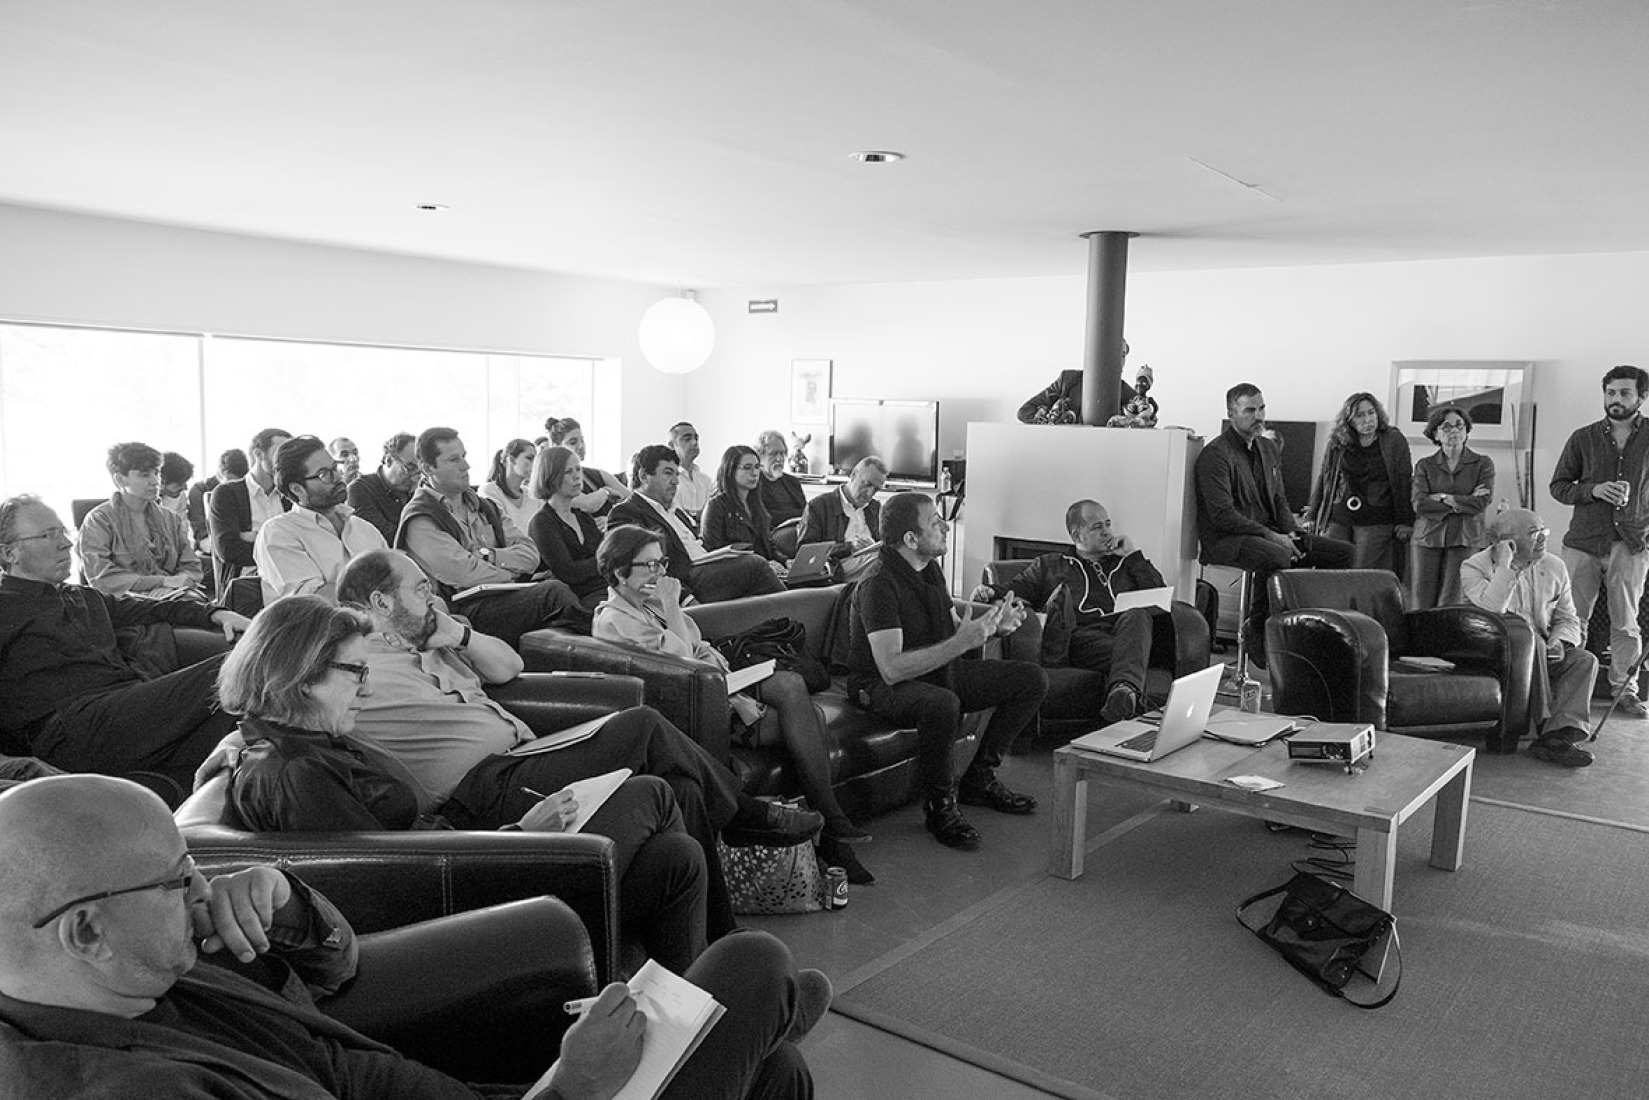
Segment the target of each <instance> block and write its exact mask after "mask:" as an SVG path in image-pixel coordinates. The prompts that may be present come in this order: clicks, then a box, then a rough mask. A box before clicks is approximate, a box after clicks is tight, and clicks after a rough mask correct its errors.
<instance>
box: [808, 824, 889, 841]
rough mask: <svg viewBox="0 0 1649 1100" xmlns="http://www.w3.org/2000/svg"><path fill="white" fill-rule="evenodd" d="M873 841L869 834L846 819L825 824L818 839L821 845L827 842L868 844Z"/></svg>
mask: <svg viewBox="0 0 1649 1100" xmlns="http://www.w3.org/2000/svg"><path fill="white" fill-rule="evenodd" d="M875 839H876V838H875V837H874V836H872V835H871V834H870V833H868V832H866V831H865V830H864V829H861V828H859V826H857V825H855V824H853V822H851V821H849V820H847V819H846V818H843V819H842V820H841V821H838V822H834V823H832V822H829V821H827V822H825V827H824V832H823V833H821V834H820V837H819V840H820V843H821V844H822V843H823V842H824V841H827V840H835V841H839V842H841V843H842V844H869V843H870V842H871V841H873V840H875Z"/></svg>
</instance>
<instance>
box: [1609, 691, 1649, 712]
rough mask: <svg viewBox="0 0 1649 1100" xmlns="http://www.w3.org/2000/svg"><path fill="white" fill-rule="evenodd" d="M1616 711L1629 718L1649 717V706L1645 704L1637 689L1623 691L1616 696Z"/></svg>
mask: <svg viewBox="0 0 1649 1100" xmlns="http://www.w3.org/2000/svg"><path fill="white" fill-rule="evenodd" d="M1615 713H1616V714H1623V715H1625V716H1626V717H1628V718H1649V707H1646V706H1644V705H1643V700H1642V699H1639V698H1638V695H1637V692H1635V691H1623V692H1621V693H1620V694H1619V695H1618V696H1616V698H1615Z"/></svg>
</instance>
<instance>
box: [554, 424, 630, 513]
mask: <svg viewBox="0 0 1649 1100" xmlns="http://www.w3.org/2000/svg"><path fill="white" fill-rule="evenodd" d="M544 430H545V431H547V432H549V433H550V439H549V442H550V443H551V444H552V445H554V446H557V447H566V448H567V449H568V450H570V451H572V452H573V454H575V455H577V456H578V461H579V464H580V465H581V466H582V465H583V464H584V460H585V458H586V457H587V456H586V455H585V453H584V429H583V428H581V427H580V426H579V424H578V421H576V420H574V419H573V418H572V417H570V416H562V417H554V416H552V417H550V418H549V419H548V420H546V421H544ZM583 468H584V490H583V492H581V493H579V494H578V495H577V496H575V497H574V498H573V507H574V508H577V509H578V510H579V511H580V512H588V513H589V514H590V515H591V516H593V517H594V518H595V521H596V525H597V526H598V527H600V528H601V529H602V530H603V531H605V530H606V529H607V513H608V512H610V511H612V508H613V505H615V504H617V503H618V502H619V501H621V500H624V499H626V498H627V497H629V495H630V490H629V489H628V488H626V487H625V485H624V483H623V482H622V481H620V480H619V479H618V478H616V477H614V476H613V475H612V474H610V473H608V472H607V471H606V470H598V469H596V468H595V467H594V466H584V467H583Z"/></svg>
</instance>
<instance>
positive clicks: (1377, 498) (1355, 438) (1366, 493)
mask: <svg viewBox="0 0 1649 1100" xmlns="http://www.w3.org/2000/svg"><path fill="white" fill-rule="evenodd" d="M1413 478H1414V460H1413V459H1412V458H1411V457H1410V456H1409V445H1408V440H1406V439H1404V438H1403V433H1402V432H1400V431H1398V430H1397V429H1395V428H1393V427H1392V426H1391V421H1390V420H1389V419H1387V417H1386V410H1385V408H1384V407H1383V406H1382V405H1381V404H1380V401H1379V399H1378V398H1376V397H1375V396H1374V395H1373V394H1372V393H1354V394H1352V395H1351V396H1350V397H1348V398H1346V400H1345V404H1344V405H1342V406H1340V411H1339V413H1338V415H1336V416H1335V418H1334V428H1333V430H1332V431H1331V432H1330V433H1329V439H1328V448H1327V450H1326V451H1325V452H1324V455H1323V470H1322V473H1321V475H1319V476H1318V478H1317V484H1316V486H1315V487H1314V488H1313V489H1312V490H1311V501H1310V503H1309V504H1307V505H1306V519H1307V523H1308V525H1309V528H1310V529H1311V530H1313V531H1316V532H1317V533H1319V534H1322V535H1326V536H1328V537H1329V538H1334V539H1341V540H1343V541H1346V542H1349V543H1351V546H1352V558H1351V565H1352V568H1353V569H1388V570H1390V571H1391V572H1393V573H1397V574H1398V575H1399V576H1400V575H1401V574H1402V564H1403V556H1402V555H1401V554H1400V553H1399V551H1398V549H1397V545H1398V544H1399V543H1403V542H1407V541H1408V538H1409V533H1410V532H1411V531H1412V530H1413V529H1414V502H1413V501H1412V500H1411V499H1410V489H1409V487H1410V484H1411V482H1412V481H1413Z"/></svg>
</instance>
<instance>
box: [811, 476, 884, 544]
mask: <svg viewBox="0 0 1649 1100" xmlns="http://www.w3.org/2000/svg"><path fill="white" fill-rule="evenodd" d="M886 484H887V463H886V462H883V461H882V460H881V459H880V458H878V457H877V456H876V455H866V456H865V457H864V458H861V459H860V460H859V461H858V462H857V463H856V464H855V465H854V467H853V472H852V473H851V474H849V475H848V479H847V481H846V482H845V483H843V484H842V485H841V486H840V487H839V488H838V489H836V490H835V491H834V492H830V493H821V494H819V495H818V496H816V497H814V498H813V499H812V500H810V501H808V502H807V508H806V509H805V510H804V511H803V512H802V529H801V533H800V534H799V535H798V536H797V538H798V540H799V541H800V542H801V544H802V545H804V546H805V545H806V544H807V543H810V542H833V543H835V544H836V545H837V546H838V547H840V548H842V549H846V550H862V549H864V548H865V547H867V546H869V545H870V544H871V543H873V542H875V541H876V540H877V539H879V538H881V537H882V536H881V514H882V506H881V505H880V504H878V503H877V501H876V494H877V493H879V492H881V491H882V486H883V485H886Z"/></svg>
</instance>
